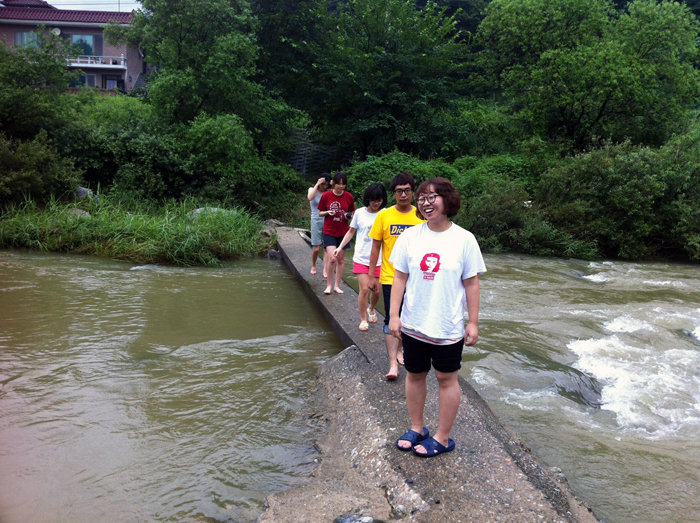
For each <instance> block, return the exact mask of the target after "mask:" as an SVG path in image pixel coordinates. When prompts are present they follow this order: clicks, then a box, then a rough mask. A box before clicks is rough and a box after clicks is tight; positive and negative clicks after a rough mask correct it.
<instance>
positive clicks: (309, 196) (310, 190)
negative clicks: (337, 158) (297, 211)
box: [306, 178, 326, 201]
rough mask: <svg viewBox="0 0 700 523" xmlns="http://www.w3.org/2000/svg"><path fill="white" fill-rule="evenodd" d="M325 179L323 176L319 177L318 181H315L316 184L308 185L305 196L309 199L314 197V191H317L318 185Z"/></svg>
mask: <svg viewBox="0 0 700 523" xmlns="http://www.w3.org/2000/svg"><path fill="white" fill-rule="evenodd" d="M325 181H326V179H325V178H319V179H318V181H317V182H316V185H314V186H313V187H309V192H308V193H307V195H306V197H307V198H308V199H309V201H311V200H313V199H314V196H316V191H318V186H319V185H321V184H322V183H324V182H325Z"/></svg>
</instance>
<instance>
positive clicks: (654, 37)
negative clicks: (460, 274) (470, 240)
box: [0, 0, 700, 263]
mask: <svg viewBox="0 0 700 523" xmlns="http://www.w3.org/2000/svg"><path fill="white" fill-rule="evenodd" d="M687 4H688V5H686V4H684V3H677V2H674V1H671V0H632V1H630V2H628V1H623V0H619V1H611V0H492V1H490V0H437V1H426V0H421V1H418V2H411V1H408V0H347V1H343V2H337V1H335V0H261V1H259V2H254V3H249V2H248V1H247V0H212V1H210V2H195V3H192V2H185V1H184V0H174V1H173V0H143V2H142V5H143V9H141V10H140V11H139V12H138V13H137V14H136V19H135V22H134V24H132V26H131V27H130V28H128V29H126V30H125V29H123V28H121V29H120V28H118V27H113V28H111V29H109V30H108V31H107V33H108V38H110V39H112V40H128V41H132V42H138V43H139V45H140V47H141V49H142V50H143V51H144V52H145V54H146V60H147V61H148V63H149V64H150V66H151V72H150V83H149V84H148V86H147V87H146V88H145V89H143V90H140V91H138V92H134V93H131V95H130V96H117V97H102V96H98V95H96V94H95V93H93V92H92V91H91V90H90V89H84V90H82V91H81V92H80V93H78V94H77V95H76V94H67V93H66V92H65V91H66V86H67V85H68V84H69V82H70V81H71V78H72V77H71V75H70V74H69V73H68V70H67V68H66V67H65V59H66V57H67V56H68V55H69V54H70V52H71V50H70V49H69V48H66V47H65V46H64V45H63V43H62V41H61V40H60V39H58V38H56V37H54V36H53V35H51V34H45V33H44V32H43V31H42V32H41V34H40V35H39V37H38V40H37V44H38V45H36V46H29V47H23V48H6V47H5V46H0V206H5V208H6V212H5V214H3V218H2V222H0V225H1V227H0V235H2V237H3V238H4V239H3V242H4V243H3V244H4V245H20V244H21V245H24V246H32V245H33V246H36V247H40V248H58V249H73V247H70V246H66V245H68V244H66V245H64V244H63V243H61V242H60V241H59V242H58V243H56V242H52V241H48V236H44V237H42V236H41V234H46V233H36V234H35V235H34V236H32V235H31V234H29V235H28V233H27V231H29V230H30V229H31V227H30V225H29V223H30V222H31V221H32V220H34V221H36V222H37V223H39V222H41V219H40V218H39V216H40V214H41V213H40V212H39V210H38V208H35V207H31V206H25V207H22V206H21V205H18V203H17V202H21V201H22V200H24V199H25V198H28V197H29V198H32V199H33V201H36V202H37V204H38V205H44V204H46V202H49V203H48V204H47V205H49V206H48V207H47V209H48V211H47V212H48V214H49V215H52V216H59V215H60V216H64V218H65V219H64V218H61V219H60V220H59V222H60V221H61V220H63V222H61V223H64V225H65V227H66V228H67V229H71V227H73V228H75V227H74V226H73V225H69V224H78V223H80V224H82V225H80V227H78V229H80V230H81V231H83V232H81V233H80V234H81V235H82V236H83V237H84V238H92V237H93V236H90V234H97V233H95V232H94V231H93V232H90V233H89V234H88V233H86V232H85V231H88V230H90V227H91V226H88V225H84V224H83V222H80V221H75V220H74V218H70V217H68V214H66V213H67V212H68V210H70V209H69V208H66V209H67V210H66V211H65V212H64V211H60V212H59V208H60V204H58V203H57V201H59V200H62V201H67V200H69V199H70V198H69V195H70V193H71V189H72V188H73V187H75V186H76V185H78V184H82V185H86V186H88V187H90V188H92V189H93V190H95V191H99V192H100V193H101V194H102V196H103V198H102V202H111V204H106V203H103V205H107V207H105V208H109V205H112V206H114V208H115V209H116V207H120V208H122V209H123V208H124V206H127V207H128V205H129V204H127V203H126V202H132V203H133V202H143V203H144V204H146V202H149V203H147V206H148V207H149V208H150V206H151V205H155V206H156V207H158V206H160V207H163V206H165V207H163V208H168V206H170V208H171V209H172V205H173V204H172V203H170V204H166V203H165V202H172V201H173V200H175V201H181V200H183V199H188V198H199V199H203V200H206V201H208V202H218V203H215V205H217V206H220V207H231V208H234V207H235V208H236V209H237V211H236V213H238V214H244V213H250V214H253V215H256V216H257V217H262V218H268V217H280V218H283V219H293V217H294V216H296V215H297V209H298V206H299V203H300V199H301V200H303V196H302V193H303V190H304V182H303V180H302V177H301V175H300V174H298V173H296V172H294V171H293V170H292V169H291V168H290V167H289V164H288V162H289V157H290V152H291V151H292V150H294V148H295V147H296V146H297V145H298V144H296V143H295V139H296V138H295V137H298V136H299V135H300V134H301V133H305V135H307V136H308V135H309V134H310V135H311V136H312V138H313V140H314V142H315V143H316V144H326V145H333V146H335V147H336V148H337V149H339V150H340V151H339V152H340V153H342V154H336V153H337V152H338V151H336V153H334V154H332V155H331V154H329V155H327V156H328V158H331V157H335V158H338V157H341V158H342V157H344V158H353V160H352V161H348V162H347V163H346V164H345V165H338V164H330V163H327V164H322V165H321V166H320V167H318V169H319V172H315V171H314V172H310V171H309V172H306V173H305V174H306V177H307V178H308V179H315V178H316V177H317V176H318V175H319V174H320V172H321V171H332V170H339V169H344V170H345V171H346V172H348V174H349V177H350V185H349V189H350V190H351V191H352V192H353V193H354V194H355V195H360V194H361V193H362V192H363V190H364V188H365V187H366V186H367V185H368V184H369V183H372V182H375V181H379V182H382V183H385V184H387V185H388V183H389V181H390V180H391V178H392V177H393V176H394V175H395V174H396V173H397V172H399V171H403V170H407V171H409V172H412V173H413V174H414V176H415V177H416V179H417V180H418V181H419V182H420V181H422V180H424V179H427V178H428V177H430V176H444V177H447V178H449V179H451V180H452V181H453V182H454V183H455V185H456V186H457V188H458V189H459V191H460V193H461V195H462V197H463V202H464V205H463V207H462V210H461V212H460V214H459V215H458V216H457V218H456V219H457V221H458V223H460V224H461V225H463V226H465V227H467V228H469V229H470V230H472V231H473V232H474V233H475V234H476V235H477V237H478V238H479V240H480V242H481V244H482V247H484V248H485V249H489V250H493V251H503V250H515V251H521V252H528V253H534V254H544V255H560V256H575V257H581V258H595V257H601V256H613V257H623V258H629V259H638V258H649V257H674V258H679V259H693V260H696V259H700V216H699V212H700V211H698V209H700V168H698V167H697V166H698V165H700V157H699V156H698V155H700V138H699V137H700V125H699V124H698V123H697V120H696V116H697V110H698V101H699V96H700V71H699V69H698V66H699V65H700V64H699V62H698V49H699V47H698V42H700V39H699V38H698V37H699V36H700V23H699V22H698V19H697V18H696V16H695V14H694V13H695V12H696V11H697V12H698V13H699V14H700V11H698V10H697V2H688V3H687ZM313 151H315V152H314V154H316V153H317V152H318V151H319V149H313ZM319 157H323V154H319ZM188 201H189V200H188ZM116 202H120V203H118V204H117V203H116ZM304 203H305V202H304ZM93 204H94V203H93ZM91 205H92V204H91ZM305 208H306V207H305ZM7 209H9V210H10V211H8V210H7ZM27 209H30V210H31V212H28V211H26V210H27ZM20 211H21V212H20ZM100 212H106V211H104V209H102V210H101V211H100ZM125 212H126V211H125ZM164 212H165V211H164ZM168 212H171V211H168ZM22 213H24V214H22ZM62 213H63V214H62ZM137 214H139V215H141V214H143V213H141V212H139V213H137ZM166 214H167V213H166ZM19 216H28V217H29V218H26V219H25V218H22V219H21V220H20V218H18V217H19ZM94 216H95V214H93V217H94ZM114 216H116V214H114ZM125 216H126V214H125ZM168 216H170V215H168ZM18 220H20V221H18ZM22 220H24V221H22ZM119 220H121V218H120V219H116V218H110V219H109V220H107V221H108V222H112V221H119ZM93 221H95V222H98V221H99V220H97V219H93ZM19 223H21V224H22V225H21V226H18V225H17V224H19ZM86 223H87V222H86ZM154 223H155V222H154ZM202 223H203V222H202ZM236 223H238V222H236ZM10 224H12V226H10ZM64 225H56V224H52V225H51V226H48V225H47V226H46V228H45V229H42V228H41V227H39V228H37V229H36V230H37V231H38V230H44V231H50V230H52V229H51V227H54V229H53V230H63V227H64ZM231 226H233V225H231V224H229V225H227V227H231ZM236 226H238V225H236ZM241 226H242V225H241ZM56 227H58V228H56ZM139 227H141V228H142V229H149V230H155V228H157V225H153V224H151V225H148V226H146V225H144V224H141V225H139ZM188 227H189V228H188ZM192 227H194V226H192V225H191V224H190V226H185V225H184V222H183V226H182V228H180V229H178V228H176V229H173V230H172V235H173V238H179V240H178V241H181V242H186V241H187V240H186V238H187V235H188V234H190V235H191V234H195V229H196V227H195V228H194V229H193V228H192ZM71 230H72V229H71ZM101 230H102V233H104V234H106V235H108V234H121V233H119V232H118V231H117V229H114V228H109V227H103V228H102V229H101ZM8 231H9V232H8ZM23 231H24V232H23ZM105 231H106V232H105ZM83 233H85V234H83ZM102 233H101V234H102ZM32 234H34V233H32ZM129 234H131V233H129ZM37 235H38V236H37ZM15 236H17V237H19V236H22V237H24V238H25V239H26V241H24V242H20V243H14V239H13V238H15ZM127 236H128V234H127ZM253 236H255V234H254V235H253ZM67 237H68V236H66V235H63V233H62V235H61V238H62V239H65V238H67ZM106 238H107V236H105V237H104V238H103V239H101V240H99V241H97V240H89V241H86V242H85V243H86V244H94V245H105V244H106V243H109V242H108V240H107V239H106ZM81 241H82V240H81ZM134 241H136V240H134ZM206 241H209V240H206ZM206 241H205V243H206ZM217 241H218V240H217ZM100 242H102V243H100ZM105 242H106V243H105ZM78 243H80V242H78ZM198 245H199V244H196V245H195V244H192V245H191V247H193V248H195V249H197V250H200V249H201V248H200V247H199V246H198ZM148 249H150V247H149V248H148ZM148 249H146V250H148ZM127 250H128V249H127ZM136 250H137V251H138V250H139V249H136ZM243 250H244V251H246V249H243ZM250 250H251V249H248V250H247V251H246V252H249V251H250ZM253 250H254V249H253ZM90 252H102V253H111V252H112V251H111V250H109V249H108V248H107V247H99V248H95V249H94V250H92V251H90ZM189 252H192V251H189ZM110 255H111V254H110ZM207 256H208V255H207ZM205 258H206V256H205V257H204V258H201V259H200V262H202V263H208V262H206V260H205ZM158 259H161V260H165V261H169V262H171V263H190V262H189V261H187V262H183V261H181V260H180V261H178V260H179V259H176V258H168V257H167V256H165V257H161V258H158ZM207 259H208V258H207Z"/></svg>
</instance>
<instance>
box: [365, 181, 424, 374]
mask: <svg viewBox="0 0 700 523" xmlns="http://www.w3.org/2000/svg"><path fill="white" fill-rule="evenodd" d="M415 188H416V181H415V180H414V179H413V176H411V174H409V173H407V172H405V171H404V172H402V173H399V174H397V175H396V176H394V178H393V179H392V180H391V192H392V193H394V196H395V197H396V205H394V206H393V207H389V208H388V209H384V210H382V211H379V214H377V218H376V219H375V220H374V225H373V226H372V230H371V231H370V232H369V237H370V238H372V254H371V255H370V258H369V281H368V282H367V286H368V287H369V288H370V290H372V291H376V290H378V284H377V279H376V278H375V277H374V271H375V268H376V266H377V261H378V259H379V251H380V250H381V252H382V269H381V273H380V274H379V284H380V285H381V286H382V294H383V295H384V341H385V342H386V350H387V352H388V354H389V372H388V373H387V375H386V379H388V380H395V379H396V378H398V377H399V363H401V364H403V350H402V347H401V341H400V340H398V339H397V338H395V337H394V336H392V335H391V333H390V332H389V305H390V302H391V285H392V284H393V283H394V266H393V265H392V264H391V262H390V261H389V256H391V251H392V249H393V248H394V244H395V243H396V240H397V239H398V237H399V236H400V235H401V233H402V232H403V231H404V230H406V229H407V228H409V227H413V226H414V225H418V224H419V223H423V221H424V220H422V219H420V218H418V216H417V215H416V208H415V207H414V206H413V205H411V202H412V201H413V191H414V190H415ZM402 303H403V302H402Z"/></svg>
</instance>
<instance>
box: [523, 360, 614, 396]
mask: <svg viewBox="0 0 700 523" xmlns="http://www.w3.org/2000/svg"><path fill="white" fill-rule="evenodd" d="M518 352H519V353H520V354H521V355H522V356H524V357H525V358H526V359H527V362H528V364H529V365H530V366H532V367H534V368H536V369H538V370H539V371H540V374H541V375H542V376H544V375H547V376H549V377H550V378H551V380H552V383H551V385H549V386H548V387H547V388H548V389H553V390H555V391H556V392H557V394H559V395H560V396H563V397H564V398H568V399H570V400H572V401H575V402H576V403H578V404H580V405H586V406H588V407H593V408H599V407H600V406H601V405H602V404H603V397H602V394H603V386H602V385H601V384H600V382H599V381H598V380H597V379H595V378H594V377H592V376H589V375H588V374H586V373H584V372H581V371H580V370H578V369H575V368H573V367H570V366H568V365H564V364H563V363H559V362H557V361H554V360H551V359H549V358H545V357H543V356H540V355H539V354H536V353H535V352H532V351H529V350H527V349H521V350H519V351H518Z"/></svg>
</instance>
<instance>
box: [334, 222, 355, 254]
mask: <svg viewBox="0 0 700 523" xmlns="http://www.w3.org/2000/svg"><path fill="white" fill-rule="evenodd" d="M355 230H356V229H353V228H352V227H350V228H349V229H348V232H346V233H345V236H343V241H341V242H340V245H338V247H337V248H336V249H335V250H334V251H333V256H338V253H339V252H340V251H342V250H343V247H345V246H346V245H347V244H348V243H349V242H350V240H352V237H353V236H355Z"/></svg>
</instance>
